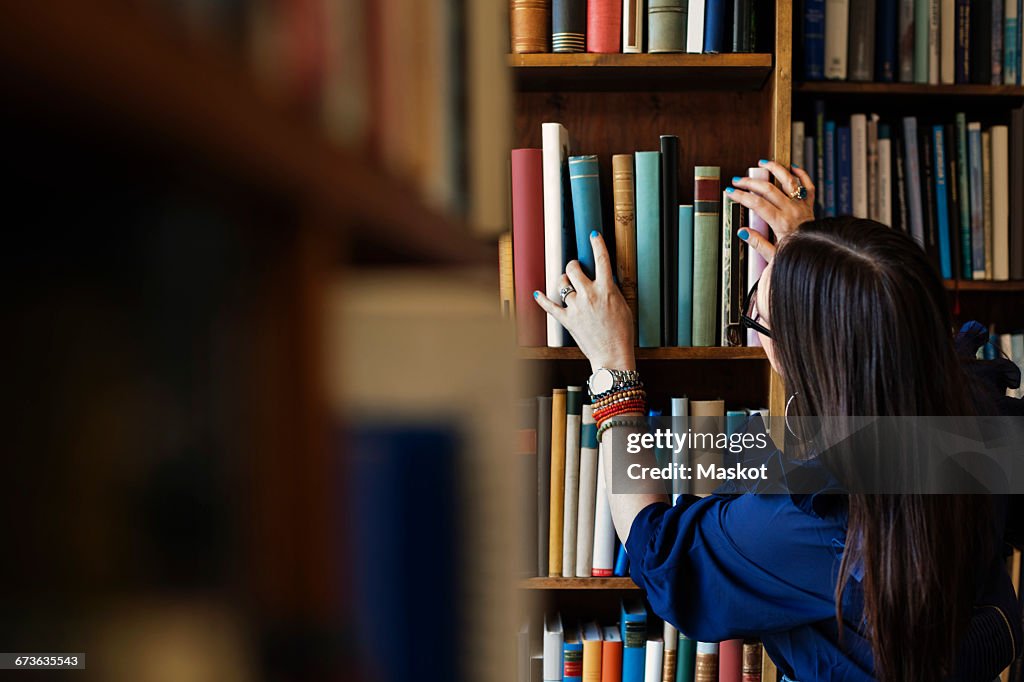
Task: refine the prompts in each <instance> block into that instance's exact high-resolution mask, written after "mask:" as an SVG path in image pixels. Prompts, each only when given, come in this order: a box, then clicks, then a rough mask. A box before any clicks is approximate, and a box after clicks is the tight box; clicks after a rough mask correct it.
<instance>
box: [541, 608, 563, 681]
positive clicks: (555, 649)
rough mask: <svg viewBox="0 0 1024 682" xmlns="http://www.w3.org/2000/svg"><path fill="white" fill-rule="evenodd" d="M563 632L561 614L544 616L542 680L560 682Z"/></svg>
mask: <svg viewBox="0 0 1024 682" xmlns="http://www.w3.org/2000/svg"><path fill="white" fill-rule="evenodd" d="M564 644H565V634H564V632H563V630H562V615H561V614H559V613H554V614H545V616H544V682H562V647H563V645H564Z"/></svg>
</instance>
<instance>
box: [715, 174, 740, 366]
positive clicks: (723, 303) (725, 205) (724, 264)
mask: <svg viewBox="0 0 1024 682" xmlns="http://www.w3.org/2000/svg"><path fill="white" fill-rule="evenodd" d="M733 203H734V202H733V200H732V198H731V197H730V193H729V192H728V191H725V192H722V230H721V240H722V243H721V245H720V246H719V250H720V251H721V254H722V255H721V258H720V259H719V263H720V264H721V265H720V268H719V277H718V279H719V284H718V289H719V291H721V295H720V296H719V298H718V301H719V311H718V338H719V341H720V343H721V345H722V346H729V345H731V344H730V343H729V323H730V322H732V296H731V292H732V286H733V282H732V255H733V254H732V239H733V232H734V230H738V229H739V228H740V226H739V225H733V220H732V219H733V211H732V206H733Z"/></svg>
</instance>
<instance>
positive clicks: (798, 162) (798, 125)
mask: <svg viewBox="0 0 1024 682" xmlns="http://www.w3.org/2000/svg"><path fill="white" fill-rule="evenodd" d="M789 156H790V159H791V160H792V163H793V165H794V166H796V167H797V168H804V167H805V166H806V165H807V162H806V161H804V122H803V121H793V125H792V126H791V128H790V150H789Z"/></svg>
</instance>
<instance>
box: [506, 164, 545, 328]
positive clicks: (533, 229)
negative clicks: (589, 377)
mask: <svg viewBox="0 0 1024 682" xmlns="http://www.w3.org/2000/svg"><path fill="white" fill-rule="evenodd" d="M512 242H513V249H512V259H513V267H514V272H515V279H514V282H515V296H516V303H517V304H518V305H517V306H516V308H517V309H518V311H519V314H518V315H517V318H516V339H517V341H518V342H519V345H520V346H543V345H545V344H546V343H547V327H546V324H547V323H546V321H545V319H544V318H545V317H547V316H546V315H545V314H544V310H543V309H542V308H541V307H540V306H538V305H537V304H535V303H533V301H531V299H532V298H533V292H534V291H543V290H544V288H545V287H544V177H543V160H542V152H541V150H540V149H513V150H512Z"/></svg>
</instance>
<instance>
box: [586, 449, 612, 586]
mask: <svg viewBox="0 0 1024 682" xmlns="http://www.w3.org/2000/svg"><path fill="white" fill-rule="evenodd" d="M605 456H606V453H605V449H604V447H603V446H602V445H601V444H600V443H598V444H597V472H598V473H597V499H596V501H595V503H594V509H595V511H594V567H593V570H591V575H592V576H593V577H595V578H607V577H608V576H610V575H612V572H613V571H614V570H615V526H614V525H613V524H612V509H611V507H609V506H608V489H607V487H606V486H605V480H604V478H605V476H604V469H605V464H604V458H605Z"/></svg>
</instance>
